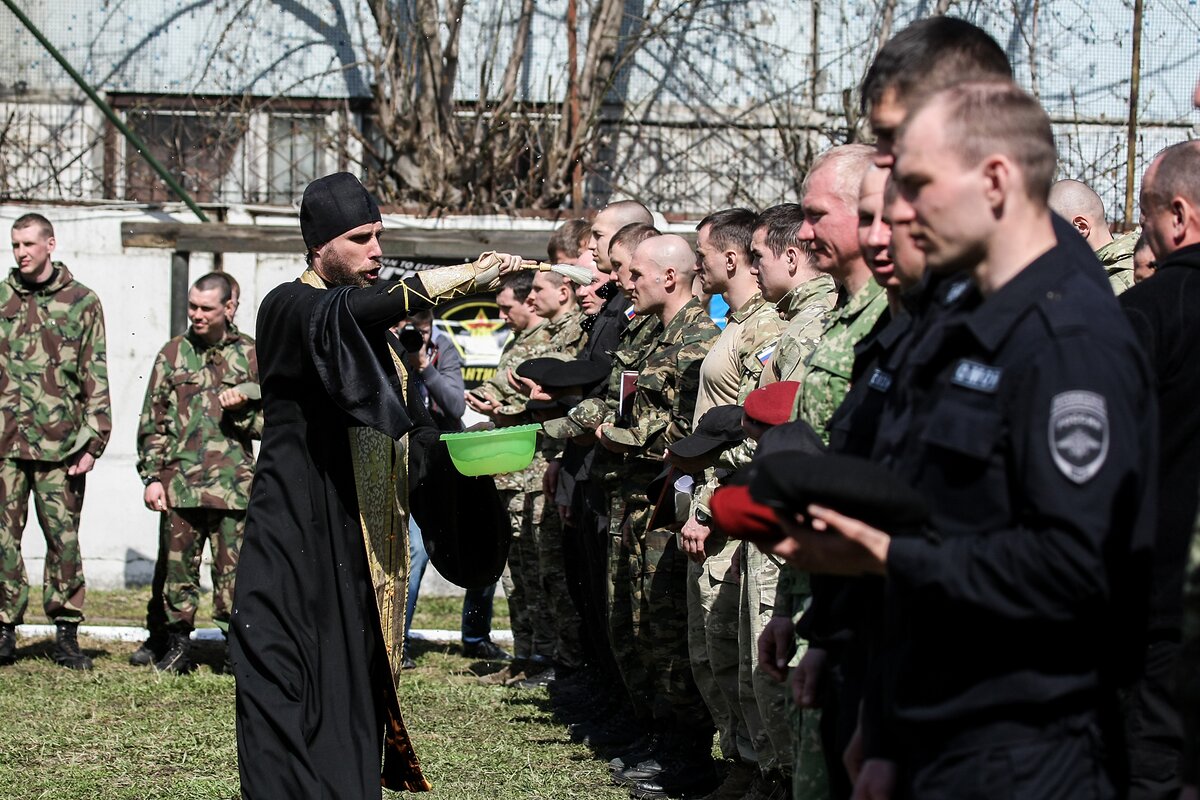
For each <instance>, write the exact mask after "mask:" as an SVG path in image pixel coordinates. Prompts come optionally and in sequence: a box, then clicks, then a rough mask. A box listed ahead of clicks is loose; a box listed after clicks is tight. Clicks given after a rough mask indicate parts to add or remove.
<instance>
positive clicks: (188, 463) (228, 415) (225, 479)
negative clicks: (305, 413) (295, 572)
mask: <svg viewBox="0 0 1200 800" xmlns="http://www.w3.org/2000/svg"><path fill="white" fill-rule="evenodd" d="M257 382H258V360H257V358H256V357H255V353H254V340H253V339H251V338H250V337H249V336H247V335H246V334H244V333H240V332H239V331H238V330H237V329H236V328H234V327H233V326H232V325H231V326H230V327H229V330H228V331H227V333H226V335H225V338H224V339H222V340H221V341H220V342H217V343H216V344H209V343H207V342H205V341H204V340H203V339H201V338H200V337H199V336H196V335H195V333H193V332H192V331H190V330H189V331H188V332H187V333H185V334H183V335H182V336H176V337H175V338H174V339H171V340H170V341H169V342H167V343H166V344H165V345H164V346H163V348H162V349H161V350H159V351H158V356H157V357H156V358H155V359H154V369H153V370H152V371H151V373H150V381H149V383H148V384H147V386H146V398H145V402H143V404H142V415H141V419H140V421H139V423H138V434H137V450H138V462H137V470H138V474H139V475H140V476H141V477H142V480H143V482H145V481H150V480H152V479H155V478H157V479H158V480H160V481H162V484H163V489H164V490H165V492H166V497H167V506H168V510H167V511H165V512H163V514H162V515H161V521H160V527H159V562H158V563H157V564H156V565H155V573H156V578H159V577H160V576H161V580H162V595H161V602H162V607H161V609H157V610H156V609H155V608H154V605H155V602H154V601H155V598H153V597H152V598H151V606H150V607H148V609H147V611H148V614H147V622H148V627H149V628H150V631H151V633H152V634H154V633H155V632H156V631H157V629H158V627H159V625H160V624H162V623H165V625H164V627H165V628H166V629H168V630H174V631H191V630H192V629H193V628H194V627H195V623H196V606H197V603H198V601H199V584H200V560H201V557H202V555H203V553H204V542H205V540H206V539H208V540H209V546H210V548H211V549H212V557H213V563H212V581H213V621H214V622H216V624H217V626H218V627H219V628H221V630H223V631H227V630H228V626H229V615H230V613H231V611H232V608H233V591H234V582H235V578H236V575H237V562H238V551H239V550H240V549H241V542H242V526H243V523H244V522H245V518H246V505H247V503H248V502H249V499H250V482H251V480H252V479H253V477H254V450H253V444H252V440H254V439H257V438H260V436H261V434H262V412H261V403H260V402H259V400H258V399H257V398H255V397H254V395H256V394H257V392H254V391H253V390H248V388H247V386H246V384H252V385H255V388H257ZM234 388H237V389H239V390H240V391H242V392H243V393H244V394H247V395H249V396H251V399H250V401H249V402H247V403H246V404H245V405H243V406H242V407H241V408H239V409H236V410H228V409H222V408H221V406H220V403H218V401H217V396H218V395H219V394H220V393H221V392H223V391H225V390H227V389H234ZM164 553H165V556H166V562H165V563H163V554H164ZM156 583H157V580H156ZM160 621H161V622H160Z"/></svg>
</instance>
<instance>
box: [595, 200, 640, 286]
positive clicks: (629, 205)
mask: <svg viewBox="0 0 1200 800" xmlns="http://www.w3.org/2000/svg"><path fill="white" fill-rule="evenodd" d="M635 222H640V223H642V224H643V225H653V224H654V216H653V215H652V214H651V213H650V209H648V208H646V207H645V206H644V205H642V204H641V203H639V202H637V201H636V200H618V201H617V202H615V203H609V204H608V205H607V206H605V207H604V210H603V211H601V212H600V213H599V214H597V215H596V218H595V219H594V220H592V238H591V239H589V240H588V249H589V250H591V251H592V257H593V258H595V260H596V266H598V267H599V268H600V271H601V272H605V273H611V272H612V262H611V261H609V260H608V243H609V240H610V239H612V235H613V234H614V233H616V232H617V231H619V230H621V228H624V227H625V226H626V225H631V224H633V223H635Z"/></svg>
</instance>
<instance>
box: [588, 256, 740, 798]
mask: <svg viewBox="0 0 1200 800" xmlns="http://www.w3.org/2000/svg"><path fill="white" fill-rule="evenodd" d="M629 275H630V281H631V283H632V299H633V307H634V308H635V309H636V310H637V313H638V314H645V315H648V316H654V317H657V318H658V321H659V322H660V323H661V324H662V331H661V333H660V334H659V336H658V337H657V339H656V340H654V341H653V342H652V343H651V345H650V346H649V348H648V350H647V352H646V356H645V358H644V360H643V361H642V363H641V368H640V370H639V372H638V376H637V379H636V386H635V388H634V390H633V394H632V397H631V411H630V417H629V419H628V420H626V421H624V422H622V424H621V425H618V424H617V423H618V420H617V418H616V415H615V414H613V415H610V417H609V418H608V419H607V420H606V421H605V422H604V423H603V424H601V425H600V427H599V428H598V431H597V434H598V438H599V441H600V445H601V446H602V447H604V448H606V449H607V450H609V451H610V452H612V453H616V454H618V455H619V466H617V468H616V471H617V472H618V473H619V474H620V475H621V476H622V480H621V482H620V488H619V491H620V492H621V500H622V502H621V505H620V506H619V509H620V511H621V514H620V516H619V517H614V518H613V520H612V529H613V539H614V546H615V540H617V539H624V540H625V541H626V542H627V543H628V552H629V559H630V562H631V563H630V567H629V569H628V570H627V571H622V572H619V573H618V575H620V576H622V577H624V579H625V582H624V584H623V585H622V584H621V583H619V582H615V583H614V585H613V591H614V593H616V592H623V593H624V594H625V595H626V599H625V603H621V604H618V603H616V602H614V603H613V611H614V613H616V612H617V611H618V609H620V608H625V607H628V608H629V609H630V610H631V612H632V613H631V616H632V620H630V621H629V623H630V625H629V626H630V628H631V629H632V632H633V633H634V634H635V636H636V639H635V643H636V654H635V655H636V657H638V658H640V659H641V661H642V664H643V669H644V670H645V671H646V672H648V673H649V675H650V676H651V679H652V681H653V684H654V705H653V709H652V711H653V715H654V720H653V726H654V732H655V733H656V734H658V736H659V737H661V738H660V741H661V746H660V747H659V748H657V749H656V751H655V752H654V753H653V754H652V757H650V758H649V759H648V760H649V762H650V763H645V762H643V763H640V764H638V765H636V766H634V767H633V768H632V769H626V770H624V771H618V772H617V773H615V774H614V778H615V779H617V780H618V781H621V782H623V783H626V784H628V785H630V786H632V787H633V795H634V796H635V797H639V798H643V799H646V798H659V797H665V796H667V795H668V794H672V795H674V794H678V793H680V792H684V791H692V792H694V791H696V790H700V789H708V788H711V787H712V785H713V784H715V783H716V775H715V771H714V768H713V762H712V735H713V724H712V717H711V716H710V714H709V712H708V708H707V706H706V705H705V703H704V699H703V698H702V697H701V696H700V693H699V691H698V690H697V689H696V683H695V678H694V677H693V675H692V668H691V664H690V662H689V657H688V641H687V600H686V594H687V591H686V585H687V557H686V556H685V555H684V554H683V553H682V552H680V550H679V548H678V545H677V543H676V541H675V535H674V533H673V532H672V531H670V530H666V529H663V528H655V527H654V526H653V525H652V524H651V522H652V521H651V516H652V515H651V512H652V510H653V498H651V497H649V496H648V494H647V488H646V487H647V486H648V485H649V484H650V483H651V482H652V481H653V480H654V478H655V477H656V476H657V475H658V474H659V473H660V472H661V471H662V468H663V457H664V453H665V449H666V447H667V446H669V445H671V444H672V443H674V442H677V441H679V440H680V439H682V438H683V437H684V436H686V435H688V433H690V432H691V429H692V417H693V411H694V406H695V403H696V389H697V386H698V384H699V381H700V365H701V363H702V362H703V361H704V357H705V355H706V354H707V353H708V350H709V347H710V346H711V345H712V342H713V340H715V339H716V338H717V336H718V335H719V334H720V331H719V330H718V329H717V326H716V325H715V324H714V323H713V321H712V319H711V318H710V317H709V316H708V312H707V311H706V310H705V309H704V307H703V306H701V305H700V303H699V301H698V300H697V299H696V298H695V297H694V296H693V294H692V279H693V277H694V275H695V256H694V255H693V253H692V248H691V246H690V245H688V243H687V242H686V241H685V240H684V239H682V238H681V237H679V236H673V235H668V236H653V237H651V238H648V239H646V240H645V241H643V242H642V243H641V244H639V245H637V246H636V247H635V248H634V249H633V252H632V257H631V259H630V263H629Z"/></svg>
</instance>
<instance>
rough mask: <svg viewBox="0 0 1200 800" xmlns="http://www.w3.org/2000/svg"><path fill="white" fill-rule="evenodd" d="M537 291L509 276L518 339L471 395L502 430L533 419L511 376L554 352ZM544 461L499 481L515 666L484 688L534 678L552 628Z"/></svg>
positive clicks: (510, 319)
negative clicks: (545, 616) (546, 585)
mask: <svg viewBox="0 0 1200 800" xmlns="http://www.w3.org/2000/svg"><path fill="white" fill-rule="evenodd" d="M532 290H533V275H531V274H530V273H528V272H518V273H516V274H514V275H509V276H506V277H505V278H504V279H503V280H502V281H501V282H500V291H499V292H498V293H497V294H496V305H497V306H498V307H499V309H500V318H501V319H503V320H504V323H505V324H506V325H507V326H508V328H509V330H511V331H512V334H513V335H512V337H511V338H510V339H509V340H508V341H507V342H506V343H505V345H504V351H503V352H502V353H501V354H500V361H499V363H498V364H497V365H496V374H495V375H493V376H492V377H491V378H490V379H489V380H488V381H486V382H485V383H483V384H481V385H479V386H478V387H476V388H474V389H472V390H470V391H469V392H467V393H466V395H465V397H466V401H467V405H469V406H470V407H471V408H472V409H474V410H475V411H478V412H479V413H481V414H486V415H488V416H489V417H491V419H492V420H493V421H494V422H495V423H496V424H497V425H501V426H503V425H515V424H519V423H522V422H525V421H527V419H528V416H527V414H526V411H525V404H526V403H527V402H528V401H529V398H528V397H526V396H525V395H524V394H521V393H520V392H518V391H517V390H516V389H515V388H513V386H512V384H511V383H510V382H509V379H508V375H509V371H510V370H515V369H516V368H517V367H518V366H519V365H520V364H521V363H522V362H523V361H527V360H528V359H531V358H535V357H537V356H540V355H542V354H543V353H546V352H548V351H549V350H550V335H549V333H548V329H547V324H546V321H545V320H544V319H543V318H542V317H539V316H538V315H537V312H536V311H535V310H534V307H533V301H532V299H531V297H530V293H531V292H532ZM540 456H541V454H540V453H538V454H535V457H534V460H533V462H532V463H531V464H530V465H529V466H528V467H526V468H525V469H523V470H521V471H519V472H507V473H502V474H500V475H496V476H495V481H496V488H497V489H498V490H499V492H500V497H501V498H502V499H503V500H504V502H505V505H506V507H507V508H508V514H509V519H510V520H511V524H512V539H513V541H512V546H511V548H510V549H509V553H508V566H507V569H506V570H505V572H504V575H503V576H502V578H501V581H502V583H503V585H504V594H505V596H507V597H508V611H509V617H510V618H511V620H512V632H513V652H514V656H515V660H514V661H513V662H512V663H510V664H508V665H506V666H505V667H504V668H503V669H501V670H500V671H499V672H494V673H492V674H490V675H485V676H484V677H483V678H481V680H482V681H483V682H484V683H507V682H509V681H512V680H513V679H516V680H521V679H523V677H524V676H526V675H527V674H528V672H533V671H534V670H533V668H532V664H533V663H534V659H533V657H534V655H535V653H534V649H533V646H534V627H535V624H539V623H540V624H541V625H543V626H544V625H546V621H545V620H537V619H535V617H536V615H537V610H536V606H533V605H531V602H533V601H535V600H536V599H537V591H536V584H537V571H536V569H537V547H536V531H535V526H536V524H537V519H538V518H540V517H541V515H542V514H543V513H544V512H543V510H542V508H543V507H542V504H541V503H540V502H539V497H540V496H541V492H542V485H541V474H542V472H543V471H544V470H545V461H544V459H543V458H541V457H540ZM410 591H411V589H410ZM527 671H528V672H527Z"/></svg>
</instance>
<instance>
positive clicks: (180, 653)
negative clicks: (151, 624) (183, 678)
mask: <svg viewBox="0 0 1200 800" xmlns="http://www.w3.org/2000/svg"><path fill="white" fill-rule="evenodd" d="M191 652H192V637H191V634H190V633H189V632H188V631H172V632H171V634H170V637H169V639H168V641H167V652H166V653H164V654H163V657H162V658H160V659H159V660H158V662H157V663H155V665H154V668H155V669H156V670H158V671H159V672H174V673H176V674H178V675H186V674H187V673H189V672H191V671H192V670H193V669H194V668H195V665H194V664H193V663H192V658H191Z"/></svg>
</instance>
